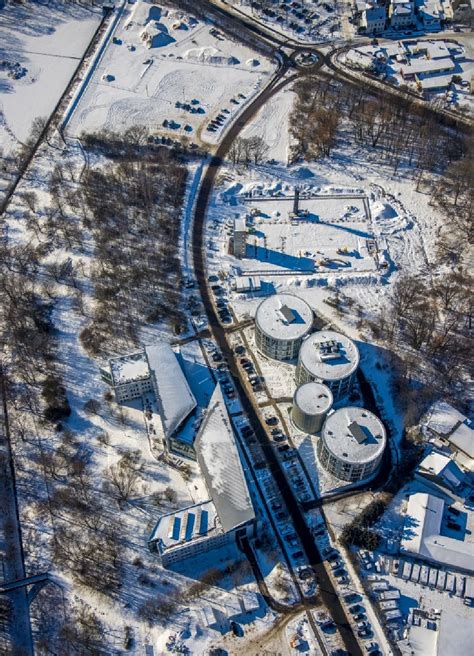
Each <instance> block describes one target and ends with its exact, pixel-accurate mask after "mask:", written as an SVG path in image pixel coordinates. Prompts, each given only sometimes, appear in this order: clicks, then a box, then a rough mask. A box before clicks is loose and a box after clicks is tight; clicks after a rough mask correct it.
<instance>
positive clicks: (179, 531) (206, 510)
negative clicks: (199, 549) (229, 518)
mask: <svg viewBox="0 0 474 656" xmlns="http://www.w3.org/2000/svg"><path fill="white" fill-rule="evenodd" d="M219 533H222V527H221V525H220V522H219V518H218V516H217V513H216V509H215V507H214V504H213V503H212V501H204V502H203V503H198V504H196V505H194V506H189V507H188V508H182V509H181V510H177V511H175V512H172V513H168V514H166V515H162V516H161V517H160V519H159V520H158V522H157V524H156V526H155V528H154V529H153V532H152V534H151V535H150V538H149V542H156V543H157V547H158V549H159V551H160V552H161V553H163V552H164V551H166V550H167V549H172V548H173V547H177V546H182V545H183V544H185V543H187V542H191V540H193V541H195V540H200V539H205V538H208V537H212V536H213V535H216V534H219Z"/></svg>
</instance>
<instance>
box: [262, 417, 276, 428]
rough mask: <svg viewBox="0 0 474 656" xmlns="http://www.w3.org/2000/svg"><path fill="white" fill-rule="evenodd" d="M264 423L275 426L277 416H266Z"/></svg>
mask: <svg viewBox="0 0 474 656" xmlns="http://www.w3.org/2000/svg"><path fill="white" fill-rule="evenodd" d="M265 423H266V424H267V425H268V426H275V425H276V424H278V418H277V417H267V418H266V419H265Z"/></svg>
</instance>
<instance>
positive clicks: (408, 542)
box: [400, 492, 474, 572]
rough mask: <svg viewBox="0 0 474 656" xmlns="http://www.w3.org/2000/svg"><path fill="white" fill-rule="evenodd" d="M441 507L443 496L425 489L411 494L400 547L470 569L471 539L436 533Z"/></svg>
mask: <svg viewBox="0 0 474 656" xmlns="http://www.w3.org/2000/svg"><path fill="white" fill-rule="evenodd" d="M443 511H444V501H443V499H440V498H439V497H436V496H434V495H432V494H426V493H425V492H417V493H416V494H412V495H411V496H410V498H409V500H408V506H407V510H406V516H405V522H404V525H403V534H402V540H401V543H400V551H405V552H410V553H412V554H416V555H418V556H419V557H421V558H426V559H428V560H431V561H434V562H437V563H440V564H441V565H446V566H448V567H455V568H457V569H462V570H465V571H468V572H472V571H474V543H472V542H465V541H462V540H457V539H455V538H450V537H447V536H445V535H440V529H441V522H442V519H443Z"/></svg>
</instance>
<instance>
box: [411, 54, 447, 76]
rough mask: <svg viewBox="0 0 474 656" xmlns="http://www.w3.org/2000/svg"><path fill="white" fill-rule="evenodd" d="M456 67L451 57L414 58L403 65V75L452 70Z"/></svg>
mask: <svg viewBox="0 0 474 656" xmlns="http://www.w3.org/2000/svg"><path fill="white" fill-rule="evenodd" d="M455 67H456V65H455V63H454V62H453V60H452V59H451V58H449V57H444V58H443V59H412V60H410V62H409V63H408V64H404V65H403V66H402V67H401V72H402V75H423V74H428V73H436V72H438V71H452V70H454V68H455Z"/></svg>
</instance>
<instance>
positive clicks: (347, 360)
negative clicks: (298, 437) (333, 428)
mask: <svg viewBox="0 0 474 656" xmlns="http://www.w3.org/2000/svg"><path fill="white" fill-rule="evenodd" d="M358 366H359V351H358V349H357V346H356V345H355V344H354V342H353V341H352V340H350V339H349V338H348V337H346V336H345V335H341V334H339V333H336V332H334V331H332V330H324V331H320V332H317V333H313V334H312V335H310V336H309V337H308V338H307V339H305V340H304V341H303V343H302V345H301V350H300V352H299V357H298V366H297V367H296V384H297V385H298V386H300V385H304V384H305V383H310V382H317V383H324V384H325V385H327V387H329V389H330V390H331V392H332V394H333V397H334V400H335V401H337V400H338V399H340V398H342V397H344V396H346V395H347V394H349V392H350V390H351V387H352V383H353V381H354V378H355V372H356V371H357V367H358Z"/></svg>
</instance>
